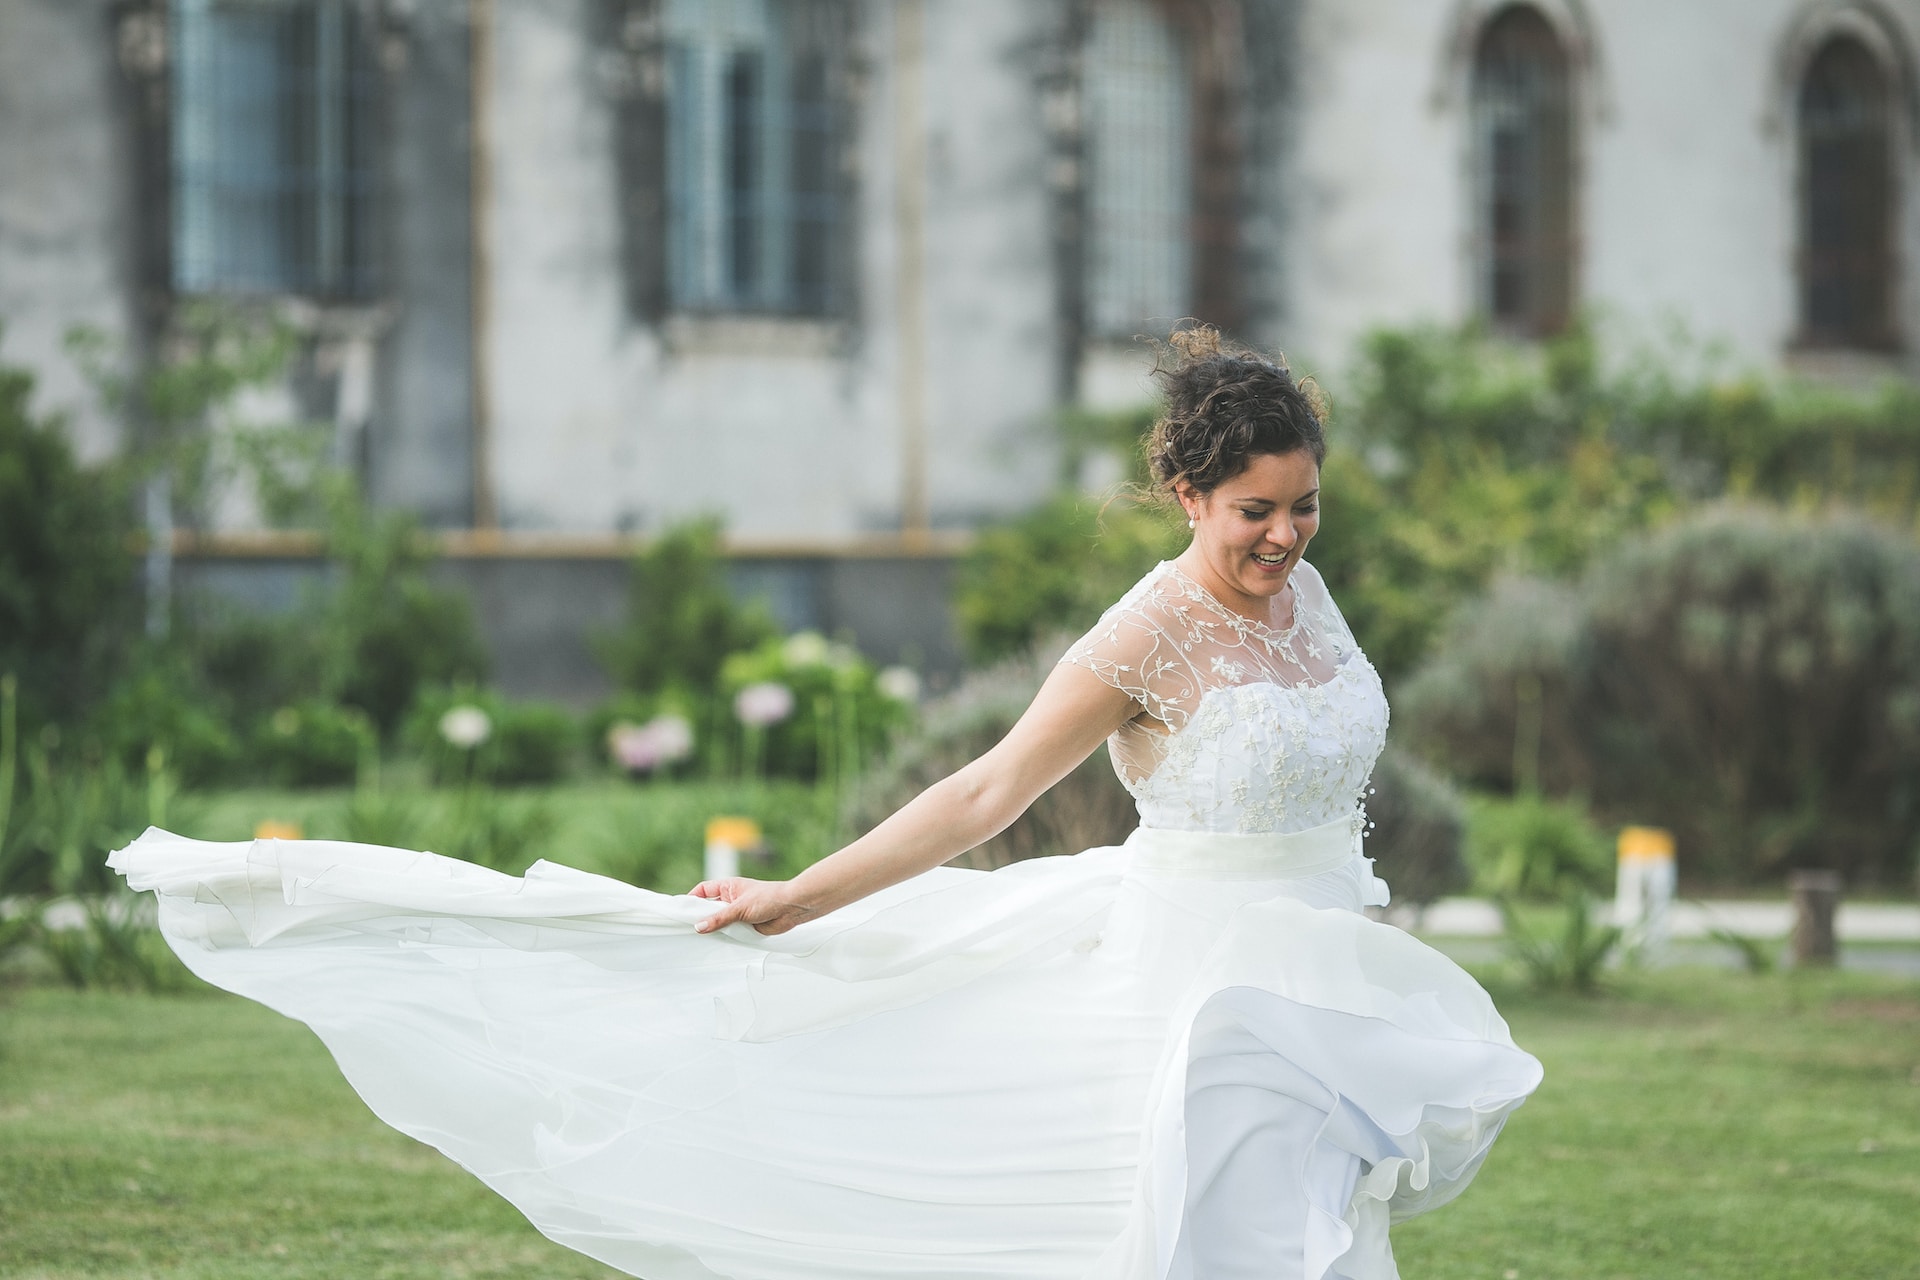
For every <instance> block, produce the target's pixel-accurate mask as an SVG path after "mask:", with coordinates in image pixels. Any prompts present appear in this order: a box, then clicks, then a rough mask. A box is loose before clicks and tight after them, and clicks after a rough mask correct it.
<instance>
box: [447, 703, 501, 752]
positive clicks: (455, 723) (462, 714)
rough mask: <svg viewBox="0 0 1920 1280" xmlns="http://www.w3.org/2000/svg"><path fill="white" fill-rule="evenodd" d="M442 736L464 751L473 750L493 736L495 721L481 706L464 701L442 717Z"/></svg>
mask: <svg viewBox="0 0 1920 1280" xmlns="http://www.w3.org/2000/svg"><path fill="white" fill-rule="evenodd" d="M440 736H441V737H442V738H445V739H446V740H447V741H448V743H450V744H451V745H453V746H456V747H459V748H460V749H461V750H462V751H471V750H473V749H474V748H475V747H477V746H479V745H480V744H481V743H483V742H485V741H486V740H487V739H488V738H491V737H492V736H493V721H492V720H491V719H489V718H488V716H487V713H486V712H484V711H482V710H481V709H480V708H478V707H476V706H474V705H473V704H472V703H464V702H463V703H461V704H460V705H459V706H457V707H451V708H449V709H448V711H447V713H446V714H445V715H443V716H441V717H440Z"/></svg>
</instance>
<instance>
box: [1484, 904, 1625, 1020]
mask: <svg viewBox="0 0 1920 1280" xmlns="http://www.w3.org/2000/svg"><path fill="white" fill-rule="evenodd" d="M1499 902H1500V915H1501V918H1502V919H1503V920H1504V921H1505V923H1506V939H1505V947H1506V952H1507V954H1508V955H1509V956H1511V957H1512V958H1513V959H1514V960H1516V961H1518V962H1519V964H1520V967H1521V968H1522V969H1523V970H1525V972H1526V975H1527V980H1528V982H1529V983H1531V984H1532V985H1533V987H1534V989H1535V990H1538V991H1547V992H1556V991H1569V992H1573V993H1575V994H1579V995H1590V994H1592V992H1593V991H1594V990H1596V989H1597V988H1598V987H1599V985H1600V974H1601V971H1602V970H1604V969H1605V968H1606V965H1607V961H1608V960H1610V959H1611V958H1612V957H1613V954H1614V952H1615V951H1617V950H1618V949H1619V947H1620V941H1621V938H1622V934H1621V931H1620V928H1619V926H1617V925H1611V924H1608V925H1603V924H1598V923H1596V922H1595V908H1594V901H1593V899H1592V898H1591V897H1590V896H1588V895H1587V894H1586V893H1584V892H1582V891H1579V890H1575V891H1572V892H1570V893H1568V894H1567V895H1566V897H1565V899H1564V905H1563V907H1562V911H1561V916H1560V921H1559V930H1558V932H1556V933H1547V932H1544V931H1541V930H1538V929H1536V928H1534V927H1533V926H1532V925H1530V924H1528V922H1527V920H1526V918H1525V917H1524V915H1522V913H1521V912H1519V911H1517V910H1515V909H1514V906H1513V903H1512V902H1511V901H1509V900H1508V899H1505V898H1502V899H1500V900H1499Z"/></svg>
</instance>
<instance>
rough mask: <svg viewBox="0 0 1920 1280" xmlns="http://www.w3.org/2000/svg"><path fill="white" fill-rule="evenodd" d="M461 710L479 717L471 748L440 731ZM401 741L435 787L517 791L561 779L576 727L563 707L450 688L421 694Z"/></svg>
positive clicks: (574, 744)
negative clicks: (481, 785)
mask: <svg viewBox="0 0 1920 1280" xmlns="http://www.w3.org/2000/svg"><path fill="white" fill-rule="evenodd" d="M463 707H464V708H471V709H473V710H475V711H478V712H479V713H480V714H481V715H482V716H483V717H484V718H485V730H484V733H483V735H482V741H480V742H479V743H477V744H476V745H474V746H472V747H465V746H462V745H460V744H459V743H458V742H457V741H454V740H452V739H450V738H449V736H448V735H447V733H446V732H445V729H446V727H447V716H448V714H449V713H450V712H453V711H454V710H455V709H456V708H463ZM403 736H404V738H405V740H406V742H407V744H408V745H409V746H410V747H412V748H413V750H414V751H415V752H416V753H418V755H419V756H420V758H421V759H422V760H423V761H424V762H425V763H426V766H427V772H428V775H429V776H430V777H432V778H433V780H434V781H436V782H440V783H452V782H465V781H468V780H472V781H475V782H490V783H499V784H502V785H507V786H517V785H523V784H527V783H542V782H553V781H555V780H556V779H558V778H559V777H560V776H561V775H562V774H564V773H565V772H566V769H567V765H568V763H569V762H570V761H571V760H572V758H573V753H574V750H575V748H576V747H577V745H578V743H579V739H580V727H579V724H578V723H577V722H576V721H575V719H574V716H573V713H572V712H570V711H568V710H567V709H566V708H564V707H558V706H553V705H550V704H547V703H541V702H511V701H509V700H508V699H506V698H505V697H503V696H501V695H500V694H498V693H495V692H493V691H491V690H485V689H474V688H471V687H468V686H455V687H452V688H445V689H430V690H428V691H426V692H425V693H423V694H422V695H421V696H420V698H419V700H418V701H417V702H415V703H414V705H413V710H412V711H411V712H409V713H408V716H407V723H406V728H405V732H404V735H403Z"/></svg>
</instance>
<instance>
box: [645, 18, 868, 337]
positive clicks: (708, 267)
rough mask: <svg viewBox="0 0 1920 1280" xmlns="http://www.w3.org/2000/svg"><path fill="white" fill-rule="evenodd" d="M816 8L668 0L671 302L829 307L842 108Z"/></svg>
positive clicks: (723, 307)
mask: <svg viewBox="0 0 1920 1280" xmlns="http://www.w3.org/2000/svg"><path fill="white" fill-rule="evenodd" d="M828 18H829V15H827V14H826V12H825V10H824V8H823V6H821V5H820V4H819V3H818V0H813V2H809V0H668V3H667V6H666V34H667V191H668V200H667V244H668V255H667V282H668V290H669V293H670V295H671V298H672V302H673V305H674V306H675V307H677V308H679V309H681V310H687V311H757V312H774V313H789V314H796V315H825V314H830V313H832V312H834V311H835V310H837V309H838V304H839V301H840V299H839V297H838V296H837V295H838V293H839V276H840V273H839V270H838V255H839V253H840V244H839V240H840V235H841V231H842V221H843V209H844V200H843V197H842V194H841V181H840V172H839V169H840V164H839V155H840V149H841V138H842V133H843V121H842V117H843V114H844V113H843V111H842V110H841V107H840V95H839V93H838V92H837V87H836V83H835V81H836V75H835V71H836V67H835V63H834V56H835V53H836V50H835V49H834V47H833V46H834V44H835V43H836V40H835V33H834V28H833V27H832V25H831V23H830V21H829V20H828Z"/></svg>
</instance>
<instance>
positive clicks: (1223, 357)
mask: <svg viewBox="0 0 1920 1280" xmlns="http://www.w3.org/2000/svg"><path fill="white" fill-rule="evenodd" d="M1154 378H1155V379H1156V380H1157V381H1158V382H1159V383H1160V389H1161V391H1162V393H1163V394H1164V396H1165V402H1164V405H1163V410H1162V412H1161V414H1160V418H1159V421H1157V422H1155V423H1154V425H1153V431H1152V433H1151V434H1150V435H1149V436H1148V438H1147V449H1146V452H1147V463H1148V466H1149V468H1150V469H1151V471H1152V472H1153V477H1154V480H1155V481H1156V482H1157V487H1158V489H1159V490H1160V492H1161V494H1162V496H1163V497H1164V496H1170V495H1171V494H1172V492H1173V490H1174V489H1175V488H1176V487H1177V486H1179V485H1181V484H1187V485H1191V486H1192V487H1193V488H1194V489H1196V490H1198V491H1200V492H1201V493H1207V492H1211V491H1212V490H1213V489H1214V488H1215V487H1216V486H1217V485H1219V484H1220V483H1221V482H1222V481H1223V480H1226V479H1229V478H1230V477H1232V476H1235V475H1238V474H1239V473H1240V472H1241V471H1243V470H1244V469H1245V468H1246V467H1247V465H1248V464H1249V463H1250V462H1251V461H1252V460H1253V459H1254V458H1256V457H1259V456H1260V455H1262V454H1288V453H1292V452H1294V451H1296V450H1305V451H1306V452H1307V453H1309V454H1311V455H1312V456H1313V460H1314V461H1315V462H1320V461H1323V460H1324V459H1325V458H1326V454H1327V441H1326V435H1325V433H1324V431H1323V423H1324V421H1325V418H1326V412H1327V407H1326V400H1325V398H1324V397H1323V396H1322V395H1321V394H1320V389H1319V387H1318V386H1316V385H1314V382H1313V379H1311V378H1305V379H1301V380H1299V381H1296V380H1295V379H1294V378H1293V375H1292V373H1291V372H1290V371H1289V370H1288V368H1287V362H1286V360H1285V359H1284V358H1282V357H1279V356H1277V355H1274V356H1270V355H1266V354H1264V353H1262V352H1259V351H1255V350H1253V349H1252V348H1250V347H1245V346H1242V345H1240V344H1239V343H1236V342H1228V341H1226V340H1225V339H1223V338H1222V337H1221V336H1220V331H1219V330H1218V329H1216V328H1214V327H1213V326H1212V325H1208V324H1198V323H1188V324H1185V325H1183V327H1181V328H1179V329H1175V330H1174V331H1173V332H1172V333H1170V334H1168V335H1167V341H1166V345H1165V346H1164V347H1162V348H1161V359H1160V362H1159V364H1158V365H1157V366H1156V367H1155V369H1154Z"/></svg>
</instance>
